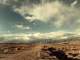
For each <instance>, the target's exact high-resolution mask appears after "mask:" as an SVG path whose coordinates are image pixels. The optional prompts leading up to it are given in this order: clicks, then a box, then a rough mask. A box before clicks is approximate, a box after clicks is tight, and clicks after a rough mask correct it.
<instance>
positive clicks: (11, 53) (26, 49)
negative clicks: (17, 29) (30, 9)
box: [0, 41, 80, 60]
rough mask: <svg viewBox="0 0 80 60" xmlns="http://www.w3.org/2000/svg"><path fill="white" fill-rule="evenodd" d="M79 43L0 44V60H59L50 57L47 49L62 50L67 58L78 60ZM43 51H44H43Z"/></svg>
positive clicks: (79, 52) (79, 57)
mask: <svg viewBox="0 0 80 60" xmlns="http://www.w3.org/2000/svg"><path fill="white" fill-rule="evenodd" d="M79 42H80V41H75V43H74V41H72V42H68V43H66V42H62V43H56V44H34V45H28V44H0V60H60V59H58V58H57V57H56V56H50V55H49V54H48V53H47V52H49V51H48V50H47V49H48V48H55V49H56V50H62V51H63V52H64V53H65V54H66V55H67V56H68V57H70V58H73V59H75V58H77V59H79V60H80V44H79ZM43 50H44V51H43Z"/></svg>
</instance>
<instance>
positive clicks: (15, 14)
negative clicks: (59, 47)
mask: <svg viewBox="0 0 80 60" xmlns="http://www.w3.org/2000/svg"><path fill="white" fill-rule="evenodd" d="M32 1H34V2H32ZM35 2H36V1H35V0H30V2H29V1H28V0H25V2H24V1H22V3H21V4H20V6H18V7H16V6H17V5H18V4H17V5H16V6H14V5H15V3H14V4H13V5H11V4H9V3H8V4H6V2H5V3H4V4H1V5H0V33H48V32H80V11H79V10H80V8H79V7H80V5H79V4H80V1H79V0H50V1H49V0H45V1H43V0H42V2H41V0H39V1H38V2H36V3H35Z"/></svg>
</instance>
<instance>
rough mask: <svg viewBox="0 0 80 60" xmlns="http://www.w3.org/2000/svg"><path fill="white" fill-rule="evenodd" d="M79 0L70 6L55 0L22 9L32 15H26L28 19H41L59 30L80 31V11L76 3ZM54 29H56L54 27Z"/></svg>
mask: <svg viewBox="0 0 80 60" xmlns="http://www.w3.org/2000/svg"><path fill="white" fill-rule="evenodd" d="M77 3H78V1H77V0H75V1H73V2H72V3H71V4H70V6H67V5H66V4H63V3H62V2H60V1H58V0H55V1H53V2H47V3H41V4H38V5H36V4H35V5H33V7H31V8H29V7H24V9H21V11H23V12H24V10H25V12H24V13H29V14H31V15H32V16H30V17H29V16H25V18H26V20H29V21H31V22H32V21H37V20H40V21H42V22H44V23H46V24H48V25H49V26H50V27H51V28H57V31H60V30H62V31H63V30H64V31H73V32H78V31H80V22H79V21H80V11H79V9H78V8H76V7H75V5H76V4H77ZM53 30H54V29H53Z"/></svg>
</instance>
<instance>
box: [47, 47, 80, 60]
mask: <svg viewBox="0 0 80 60" xmlns="http://www.w3.org/2000/svg"><path fill="white" fill-rule="evenodd" d="M48 51H49V52H50V53H48V54H49V55H50V56H56V57H57V58H58V59H59V60H80V59H77V58H69V57H68V56H67V55H66V54H65V53H64V51H62V50H56V49H55V48H52V47H51V48H48Z"/></svg>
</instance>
